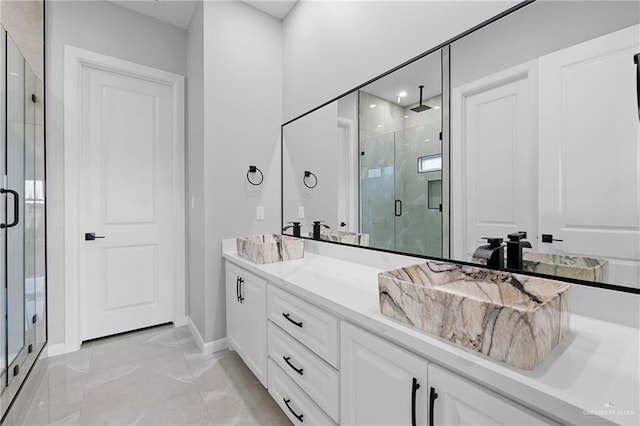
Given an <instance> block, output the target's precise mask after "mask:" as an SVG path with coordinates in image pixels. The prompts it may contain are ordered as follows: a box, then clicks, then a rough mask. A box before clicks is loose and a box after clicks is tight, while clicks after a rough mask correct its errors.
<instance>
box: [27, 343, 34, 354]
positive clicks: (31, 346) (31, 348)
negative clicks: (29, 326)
mask: <svg viewBox="0 0 640 426" xmlns="http://www.w3.org/2000/svg"><path fill="white" fill-rule="evenodd" d="M27 351H28V352H29V353H31V352H33V345H29V347H28V348H27Z"/></svg>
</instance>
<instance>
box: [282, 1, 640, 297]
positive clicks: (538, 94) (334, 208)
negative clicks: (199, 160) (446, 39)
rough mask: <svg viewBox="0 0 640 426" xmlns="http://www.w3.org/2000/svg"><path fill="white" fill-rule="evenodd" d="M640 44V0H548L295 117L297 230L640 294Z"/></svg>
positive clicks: (290, 196) (291, 127)
mask: <svg viewBox="0 0 640 426" xmlns="http://www.w3.org/2000/svg"><path fill="white" fill-rule="evenodd" d="M638 54H640V4H639V3H637V2H627V1H621V2H614V1H585V2H580V1H571V2H565V1H538V2H534V3H530V4H527V5H526V6H523V7H521V8H519V9H518V10H516V11H514V12H512V13H510V14H508V15H507V16H505V17H502V18H500V19H498V20H495V21H493V22H491V23H489V24H488V25H486V26H483V27H482V28H480V29H478V30H476V31H474V32H472V33H470V34H468V35H465V36H463V37H460V38H457V39H456V40H454V41H453V42H451V43H450V44H448V45H445V46H442V47H440V48H438V49H436V50H434V51H431V52H430V53H429V54H427V55H424V56H422V57H421V58H419V59H417V60H415V61H413V62H411V63H409V64H407V65H405V66H403V67H401V68H398V69H396V70H394V71H393V72H389V73H387V74H385V75H383V76H382V77H380V78H379V79H377V80H375V81H373V82H372V83H369V84H367V85H364V86H362V87H359V88H358V89H356V90H354V91H352V92H350V93H349V94H347V95H345V96H342V97H340V98H339V99H337V100H335V101H333V102H331V103H328V104H326V105H324V106H322V107H320V108H318V109H315V110H313V111H312V112H310V113H308V114H305V115H303V116H301V117H299V118H297V119H295V120H292V121H291V122H289V123H286V124H285V125H283V129H282V134H283V145H282V149H283V176H282V178H283V200H282V203H283V211H282V215H283V232H284V233H287V234H292V233H294V232H297V230H300V231H299V232H300V234H301V236H303V237H310V238H313V237H315V238H319V239H324V240H328V241H333V242H338V243H343V244H354V245H359V246H362V247H370V248H377V249H383V250H390V251H394V252H401V253H408V254H415V255H419V256H426V257H435V258H444V259H451V260H455V261H462V262H474V263H480V264H482V263H486V262H487V259H485V258H484V257H483V256H481V255H479V254H478V253H480V252H481V251H478V248H479V247H481V246H483V245H486V244H487V242H486V241H485V240H484V239H483V238H484V237H490V238H502V239H503V240H504V241H505V242H506V241H507V239H508V238H509V235H512V239H514V238H517V239H520V241H521V242H522V244H521V245H520V246H521V247H522V253H523V254H522V258H521V262H520V263H519V264H518V267H517V269H520V270H522V271H523V272H526V273H534V274H542V275H545V276H554V277H560V278H562V279H568V280H571V281H574V282H582V283H587V282H590V283H595V285H598V286H610V287H612V288H616V289H623V290H624V289H625V288H626V289H629V291H633V292H637V290H638V289H639V288H640V119H639V105H638V103H639V102H640V93H639V91H640V88H639V87H638V85H640V80H639V79H640V68H639V67H640V64H638V63H637V62H638V61H639V60H640V56H639V55H638ZM634 58H635V62H634ZM287 222H299V223H300V227H299V228H297V227H295V226H290V224H287ZM314 222H322V223H318V224H316V226H315V227H314ZM314 230H315V231H316V232H315V233H314ZM522 232H524V233H526V236H525V235H524V234H523V233H522ZM513 235H517V237H513ZM529 246H530V247H529ZM508 257H509V256H508V255H507V258H508ZM512 259H513V258H512ZM513 265H514V264H513V263H512V264H511V269H514V266H513ZM506 266H507V265H506V263H505V267H506Z"/></svg>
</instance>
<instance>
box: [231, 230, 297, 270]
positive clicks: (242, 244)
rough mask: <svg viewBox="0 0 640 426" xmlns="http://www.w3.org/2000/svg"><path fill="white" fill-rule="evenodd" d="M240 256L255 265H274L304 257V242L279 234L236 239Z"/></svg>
mask: <svg viewBox="0 0 640 426" xmlns="http://www.w3.org/2000/svg"><path fill="white" fill-rule="evenodd" d="M236 245H237V249H238V256H240V257H244V258H246V259H249V260H251V261H252V262H253V263H259V264H264V263H273V262H282V261H283V260H293V259H301V258H303V257H304V240H303V239H301V238H294V237H289V236H286V235H279V234H264V235H253V236H250V237H240V238H236Z"/></svg>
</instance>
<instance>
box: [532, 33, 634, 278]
mask: <svg viewBox="0 0 640 426" xmlns="http://www.w3.org/2000/svg"><path fill="white" fill-rule="evenodd" d="M639 52H640V26H637V25H636V26H633V27H630V28H627V29H624V30H621V31H618V32H616V33H613V34H609V35H606V36H604V37H600V38H597V39H594V40H591V41H587V42H585V43H581V44H578V45H576V46H572V47H570V48H567V49H564V50H560V51H558V52H554V53H552V54H549V55H546V56H543V57H542V58H540V62H539V66H540V68H539V69H540V89H539V90H540V92H539V93H540V161H541V163H542V164H545V165H546V166H545V167H543V170H544V173H541V174H540V191H541V194H543V196H541V197H540V232H541V233H545V234H552V235H553V237H554V238H556V239H559V240H562V241H556V242H553V243H552V244H544V243H541V244H540V249H541V250H543V251H547V252H555V253H570V254H573V255H583V256H593V257H599V258H606V259H608V260H609V278H608V280H607V281H608V282H611V283H618V284H622V285H633V286H638V285H639V283H640V213H639V212H640V209H639V208H638V206H640V123H639V121H638V105H637V104H636V81H635V78H636V74H635V73H636V69H635V65H634V62H633V56H634V55H635V54H637V53H639Z"/></svg>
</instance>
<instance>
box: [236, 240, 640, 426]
mask: <svg viewBox="0 0 640 426" xmlns="http://www.w3.org/2000/svg"><path fill="white" fill-rule="evenodd" d="M319 253H322V254H319ZM223 257H224V259H225V267H226V285H227V327H228V342H229V346H230V347H231V348H232V349H233V350H236V351H237V352H238V354H239V355H240V356H241V358H242V359H243V360H244V362H245V363H246V365H247V366H248V367H249V368H250V369H251V370H252V371H253V372H254V374H255V375H256V376H257V377H258V378H259V379H260V381H261V382H262V384H263V385H264V386H265V387H267V388H268V389H269V392H270V394H271V395H272V396H273V397H274V399H275V400H276V402H277V403H278V404H279V405H280V406H281V408H282V409H283V411H284V412H285V413H286V414H287V415H288V416H289V418H290V419H291V421H292V422H293V423H294V424H300V423H304V424H429V425H441V424H487V423H488V424H500V423H501V424H518V425H524V424H557V423H560V424H581V425H586V424H603V423H605V424H606V423H607V422H611V423H614V424H629V425H631V424H638V422H639V421H640V417H639V413H640V407H639V403H638V401H640V394H639V388H640V382H639V380H640V379H639V377H640V371H639V369H640V367H639V365H638V362H637V360H638V359H639V358H638V357H639V356H640V353H639V350H640V340H639V339H640V336H639V334H638V330H637V329H635V328H630V327H625V326H621V325H617V324H613V323H608V322H604V321H600V320H597V319H593V318H588V317H584V316H580V315H571V320H570V323H571V329H570V331H569V333H568V335H567V336H566V337H565V338H564V339H563V340H562V341H561V342H560V343H559V345H558V346H557V347H555V349H553V351H552V352H551V353H550V354H549V355H548V356H547V358H546V359H545V360H544V361H543V362H542V363H541V364H540V365H539V366H538V367H536V368H535V369H534V370H531V371H527V370H522V369H518V368H513V367H509V366H508V365H506V364H504V363H501V362H497V361H495V360H492V359H490V358H488V357H486V356H484V355H481V354H477V353H474V352H471V351H469V350H466V349H464V348H462V347H459V346H457V345H455V344H453V343H451V342H448V341H445V340H442V339H440V338H438V337H436V336H434V335H431V334H427V333H425V332H422V331H420V330H418V329H416V328H413V327H411V326H409V325H406V324H403V323H400V322H398V321H395V320H392V319H390V318H388V317H386V316H384V315H382V314H381V312H380V305H379V292H378V274H379V273H380V272H383V271H384V270H390V269H395V268H399V267H403V266H408V265H413V264H416V263H419V262H421V261H423V260H422V259H417V258H413V257H409V256H401V255H397V254H391V253H384V252H374V251H367V250H358V249H357V248H353V247H344V246H339V245H331V244H326V243H320V242H313V241H307V242H306V247H305V256H304V258H303V259H299V260H291V261H285V262H276V263H270V264H262V265H259V264H255V263H252V262H251V261H248V260H246V259H244V258H241V257H239V256H238V255H237V252H236V245H235V240H225V241H223ZM341 259H351V260H350V261H346V260H341ZM354 259H355V260H354ZM357 259H360V260H361V261H358V260H357ZM369 265H379V266H376V267H373V266H369ZM240 281H242V282H243V283H244V284H243V285H242V288H241V289H240V293H234V292H233V290H234V288H236V285H237V283H238V282H240ZM234 294H235V295H236V297H234ZM241 299H244V300H243V301H242V303H241V302H240V300H241ZM242 309H244V311H242Z"/></svg>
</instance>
